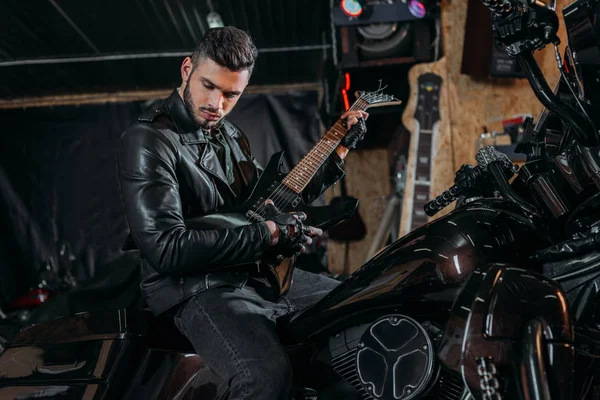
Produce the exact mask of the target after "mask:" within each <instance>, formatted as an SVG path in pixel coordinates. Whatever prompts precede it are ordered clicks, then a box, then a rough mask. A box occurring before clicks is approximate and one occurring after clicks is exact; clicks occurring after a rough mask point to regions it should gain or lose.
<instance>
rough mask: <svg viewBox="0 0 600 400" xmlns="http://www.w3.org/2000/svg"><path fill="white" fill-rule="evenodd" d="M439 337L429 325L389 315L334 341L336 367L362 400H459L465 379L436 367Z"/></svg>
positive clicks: (341, 335)
mask: <svg viewBox="0 0 600 400" xmlns="http://www.w3.org/2000/svg"><path fill="white" fill-rule="evenodd" d="M440 335H441V331H440V330H439V329H437V328H436V327H434V326H433V325H431V324H429V323H423V324H421V323H419V322H417V321H416V320H414V319H413V318H410V317H408V316H406V315H401V314H390V315H386V316H384V317H382V318H379V319H378V320H376V321H375V322H372V323H368V324H363V325H358V326H355V327H351V328H348V329H346V330H344V331H343V332H340V333H338V334H336V335H335V336H333V337H331V338H330V340H329V351H330V354H331V358H332V366H333V369H334V370H335V371H336V372H337V373H338V374H339V375H340V376H341V377H342V378H343V379H345V380H346V381H347V382H348V383H350V384H351V385H352V386H354V388H355V389H356V391H357V392H358V393H359V395H360V398H361V399H383V400H387V399H390V400H392V399H394V400H409V399H413V398H417V396H420V397H418V398H420V399H421V398H428V397H429V396H431V398H435V399H443V400H458V399H460V398H461V396H462V395H463V391H464V385H463V382H462V379H461V378H460V376H455V375H452V374H451V373H450V372H447V371H445V370H442V369H441V368H440V366H439V365H438V364H437V363H436V357H435V344H436V341H437V340H438V339H439V338H440V337H441V336H440ZM423 396H425V397H423Z"/></svg>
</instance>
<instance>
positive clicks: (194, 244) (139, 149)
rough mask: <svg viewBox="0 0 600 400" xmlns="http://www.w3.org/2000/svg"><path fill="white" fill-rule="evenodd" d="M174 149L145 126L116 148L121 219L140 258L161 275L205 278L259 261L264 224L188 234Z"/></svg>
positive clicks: (265, 234)
mask: <svg viewBox="0 0 600 400" xmlns="http://www.w3.org/2000/svg"><path fill="white" fill-rule="evenodd" d="M177 159H178V154H177V150H176V148H175V146H173V144H171V143H170V142H169V140H168V139H167V138H166V137H165V136H164V135H163V134H162V133H161V132H160V131H158V130H156V129H155V128H154V127H152V126H151V125H149V124H143V123H138V124H135V125H133V126H132V127H131V128H130V129H128V130H127V131H126V132H125V133H124V134H123V135H122V136H121V139H120V142H119V149H118V171H119V183H120V186H121V195H122V200H123V204H124V208H125V214H126V216H127V221H128V224H129V228H130V232H131V236H132V238H133V241H134V242H135V244H136V245H137V247H138V248H139V250H140V252H141V255H142V257H144V258H145V259H146V260H147V261H148V263H149V264H150V265H151V266H152V267H153V268H154V269H155V270H156V271H157V272H158V273H160V274H165V275H168V274H178V273H192V272H197V273H203V272H207V271H209V270H214V269H217V267H226V266H231V265H236V264H245V263H252V262H254V261H257V260H259V259H261V258H262V255H263V253H264V251H265V250H266V249H267V248H268V247H269V245H270V240H271V235H270V233H269V229H268V227H267V226H266V224H264V223H258V224H250V225H245V226H242V227H236V228H232V229H219V230H192V229H188V228H186V225H185V221H184V219H183V213H182V205H181V199H180V196H179V184H178V181H177V175H176V171H175V166H176V163H177Z"/></svg>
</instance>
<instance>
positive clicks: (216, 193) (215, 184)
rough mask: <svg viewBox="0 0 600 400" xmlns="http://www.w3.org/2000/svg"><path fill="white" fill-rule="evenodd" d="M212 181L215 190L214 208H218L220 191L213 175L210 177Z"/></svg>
mask: <svg viewBox="0 0 600 400" xmlns="http://www.w3.org/2000/svg"><path fill="white" fill-rule="evenodd" d="M210 181H211V182H212V184H213V190H214V195H213V197H214V198H215V200H214V205H213V210H215V211H216V210H217V207H218V206H219V199H218V193H219V191H218V190H217V182H215V178H213V177H212V176H211V177H210Z"/></svg>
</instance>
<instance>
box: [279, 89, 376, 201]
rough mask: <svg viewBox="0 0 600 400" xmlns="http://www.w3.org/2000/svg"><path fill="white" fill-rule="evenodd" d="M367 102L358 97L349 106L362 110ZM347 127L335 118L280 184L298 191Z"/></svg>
mask: <svg viewBox="0 0 600 400" xmlns="http://www.w3.org/2000/svg"><path fill="white" fill-rule="evenodd" d="M368 106H369V104H368V103H367V102H366V101H365V100H363V99H358V100H357V101H356V102H355V103H354V104H353V105H352V107H351V109H352V110H364V109H366V107H368ZM346 132H347V129H346V127H345V126H344V124H343V123H342V121H341V120H339V119H338V120H337V121H336V122H335V124H333V126H332V127H331V128H330V129H329V130H328V131H327V132H325V135H323V137H322V138H321V139H320V140H319V142H317V144H316V145H315V146H314V147H313V148H312V149H311V150H310V151H309V152H308V153H307V154H306V155H305V156H304V157H303V158H302V159H301V160H300V162H299V163H298V164H297V165H296V167H294V168H293V169H292V170H291V171H290V172H289V173H288V175H287V176H286V177H285V178H284V179H283V181H282V184H283V185H285V186H286V187H288V188H289V189H290V190H292V191H294V192H296V193H300V192H301V191H302V190H303V189H304V188H305V187H306V186H307V185H308V183H309V182H310V180H311V179H312V178H313V177H314V175H315V174H316V173H317V171H318V170H319V168H321V166H322V165H323V163H324V162H325V161H326V160H327V158H328V157H329V156H330V155H331V153H333V152H334V151H335V149H336V147H337V146H338V145H339V144H340V142H341V140H342V139H343V138H344V136H345V135H346Z"/></svg>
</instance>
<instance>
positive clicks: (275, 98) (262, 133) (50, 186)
mask: <svg viewBox="0 0 600 400" xmlns="http://www.w3.org/2000/svg"><path fill="white" fill-rule="evenodd" d="M317 102H318V95H317V93H316V92H312V91H311V92H293V93H286V94H248V95H244V96H243V97H242V98H241V99H240V101H239V103H238V105H237V106H236V108H235V109H234V110H233V112H232V113H231V116H230V120H231V121H233V122H234V123H235V124H237V125H238V126H239V127H240V128H241V129H242V130H243V131H244V132H245V133H246V134H247V135H248V137H249V140H250V144H251V147H252V151H253V153H254V155H255V157H256V158H257V160H258V161H259V162H260V163H262V164H263V165H266V163H267V162H268V160H269V157H270V156H271V154H272V153H274V152H276V151H279V150H284V151H285V152H286V157H285V164H286V167H287V168H289V167H291V166H293V165H294V164H295V163H297V162H298V161H299V160H300V158H301V157H302V156H303V155H304V154H305V153H306V152H307V151H308V150H309V149H310V147H312V145H313V144H314V143H315V142H316V141H317V140H318V138H319V137H320V128H319V127H320V122H319V114H318V104H317ZM153 103H154V102H152V101H148V102H131V103H106V104H101V105H81V106H61V107H44V108H28V109H9V110H0V118H1V120H2V126H3V127H4V129H3V132H2V135H1V136H0V201H1V203H0V207H1V209H2V213H1V214H0V216H1V217H2V221H3V223H2V225H1V228H0V229H1V232H2V235H1V237H2V243H0V276H1V278H2V285H0V306H1V305H2V303H3V302H6V301H7V300H9V299H10V298H12V297H13V296H14V295H15V294H17V293H19V292H22V291H24V290H25V289H27V287H29V286H31V285H33V284H36V283H37V282H36V279H37V278H36V273H35V272H37V271H39V270H40V269H41V268H42V267H43V266H44V265H45V262H46V258H48V257H49V256H50V255H52V254H55V253H56V252H57V246H58V245H59V244H64V243H67V244H69V245H70V248H71V250H72V253H73V256H74V258H75V264H74V265H75V269H74V274H75V277H76V279H77V280H78V281H80V282H84V281H87V280H89V279H91V278H93V277H94V276H96V275H98V274H104V273H105V272H106V271H103V270H102V269H103V268H112V267H111V266H114V264H115V260H116V259H118V258H119V257H120V256H121V255H122V253H121V251H120V247H121V244H122V242H123V240H124V238H125V237H126V235H127V232H128V230H127V226H126V221H125V218H124V215H123V209H122V205H121V200H120V194H119V188H118V182H117V170H116V156H115V150H116V145H117V142H118V139H119V137H120V135H121V133H122V132H123V131H124V130H125V129H126V128H127V127H128V126H129V125H130V124H132V123H133V122H134V121H135V120H136V119H137V117H138V116H139V114H140V113H141V112H142V111H143V110H144V109H146V108H148V107H151V106H152V105H153Z"/></svg>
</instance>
